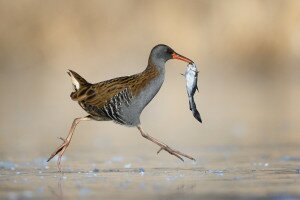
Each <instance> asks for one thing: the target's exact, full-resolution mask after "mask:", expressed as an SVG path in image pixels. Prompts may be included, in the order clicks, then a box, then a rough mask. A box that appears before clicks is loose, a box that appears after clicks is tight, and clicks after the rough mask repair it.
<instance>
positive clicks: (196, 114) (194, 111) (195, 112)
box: [192, 108, 202, 123]
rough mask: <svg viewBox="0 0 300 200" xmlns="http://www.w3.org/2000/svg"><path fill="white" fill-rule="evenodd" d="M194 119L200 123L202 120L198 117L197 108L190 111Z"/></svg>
mask: <svg viewBox="0 0 300 200" xmlns="http://www.w3.org/2000/svg"><path fill="white" fill-rule="evenodd" d="M192 112H193V115H194V117H195V118H196V119H197V120H198V121H199V122H200V123H202V119H201V116H200V113H199V112H198V110H197V108H195V109H194V110H192Z"/></svg>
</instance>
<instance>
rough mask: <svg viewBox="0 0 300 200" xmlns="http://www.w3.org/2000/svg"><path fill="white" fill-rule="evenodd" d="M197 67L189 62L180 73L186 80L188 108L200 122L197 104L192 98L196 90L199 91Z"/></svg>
mask: <svg viewBox="0 0 300 200" xmlns="http://www.w3.org/2000/svg"><path fill="white" fill-rule="evenodd" d="M198 73H199V71H198V69H197V67H196V64H195V63H189V64H188V65H187V67H186V70H185V73H184V74H181V75H183V76H184V77H185V80H186V91H187V94H188V98H189V106H190V110H191V111H192V113H193V116H194V117H195V118H196V119H197V120H198V121H199V122H200V123H202V119H201V116H200V113H199V111H198V110H197V106H196V103H195V100H194V95H195V92H196V90H197V91H198V92H199V89H198V85H197V81H198Z"/></svg>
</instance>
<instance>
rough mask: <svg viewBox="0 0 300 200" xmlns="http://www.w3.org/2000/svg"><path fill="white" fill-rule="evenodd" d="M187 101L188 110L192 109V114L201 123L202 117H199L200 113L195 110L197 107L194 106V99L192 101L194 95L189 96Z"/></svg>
mask: <svg viewBox="0 0 300 200" xmlns="http://www.w3.org/2000/svg"><path fill="white" fill-rule="evenodd" d="M189 103H190V110H191V111H192V113H193V116H194V117H195V118H196V119H197V120H198V121H199V122H200V123H202V119H201V116H200V113H199V112H198V110H197V107H196V104H195V101H194V97H193V96H191V97H189Z"/></svg>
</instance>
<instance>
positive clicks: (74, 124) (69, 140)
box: [47, 116, 91, 171]
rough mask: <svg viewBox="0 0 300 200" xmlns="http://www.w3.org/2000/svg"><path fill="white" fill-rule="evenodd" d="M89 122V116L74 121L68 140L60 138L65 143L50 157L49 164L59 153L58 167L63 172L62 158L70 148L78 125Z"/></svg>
mask: <svg viewBox="0 0 300 200" xmlns="http://www.w3.org/2000/svg"><path fill="white" fill-rule="evenodd" d="M88 120H91V118H90V117H89V116H86V117H80V118H75V119H74V121H73V123H72V126H71V128H70V131H69V134H68V136H67V138H66V139H64V138H62V137H59V139H61V140H62V141H63V143H62V144H61V145H60V146H59V147H58V148H57V149H56V150H55V151H54V152H53V153H52V154H51V156H50V157H49V159H48V160H47V162H49V161H50V160H51V159H52V158H53V157H54V156H55V155H56V154H58V153H59V155H58V160H57V167H58V170H59V171H61V167H60V161H61V157H62V156H63V154H64V152H65V151H66V149H67V148H68V146H69V144H70V142H71V139H72V136H73V134H74V131H75V128H76V126H77V124H78V123H79V122H81V121H88Z"/></svg>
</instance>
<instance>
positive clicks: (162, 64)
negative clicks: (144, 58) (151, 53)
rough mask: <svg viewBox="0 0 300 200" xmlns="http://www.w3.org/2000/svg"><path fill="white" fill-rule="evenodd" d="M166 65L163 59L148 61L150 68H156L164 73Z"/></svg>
mask: <svg viewBox="0 0 300 200" xmlns="http://www.w3.org/2000/svg"><path fill="white" fill-rule="evenodd" d="M165 64H166V61H164V60H162V59H153V58H151V57H150V58H149V60H148V67H147V68H149V67H155V68H156V69H157V70H158V71H160V72H164V71H165Z"/></svg>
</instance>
